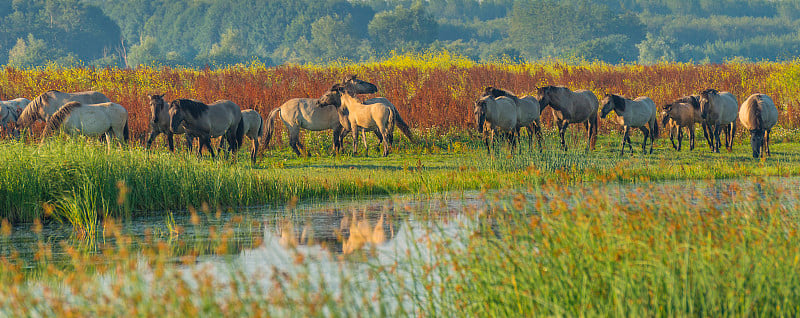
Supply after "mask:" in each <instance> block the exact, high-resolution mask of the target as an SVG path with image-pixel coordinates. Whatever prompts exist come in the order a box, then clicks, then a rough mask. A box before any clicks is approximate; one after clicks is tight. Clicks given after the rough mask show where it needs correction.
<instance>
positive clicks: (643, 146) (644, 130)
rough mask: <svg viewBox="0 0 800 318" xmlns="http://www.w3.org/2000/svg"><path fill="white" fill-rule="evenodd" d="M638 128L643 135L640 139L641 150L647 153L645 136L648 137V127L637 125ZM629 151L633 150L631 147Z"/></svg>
mask: <svg viewBox="0 0 800 318" xmlns="http://www.w3.org/2000/svg"><path fill="white" fill-rule="evenodd" d="M639 130H640V131H641V132H642V134H643V135H644V139H642V152H643V153H647V138H648V137H650V129H648V128H647V127H645V126H642V127H639ZM631 151H633V148H631Z"/></svg>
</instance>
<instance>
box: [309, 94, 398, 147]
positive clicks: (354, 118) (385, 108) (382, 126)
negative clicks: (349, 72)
mask: <svg viewBox="0 0 800 318" xmlns="http://www.w3.org/2000/svg"><path fill="white" fill-rule="evenodd" d="M347 91H348V89H347V88H346V87H345V85H342V84H336V85H334V86H333V87H332V88H331V89H330V90H329V91H328V92H327V93H325V95H323V96H322V98H320V99H319V103H320V106H321V108H325V106H328V105H333V106H335V108H334V109H336V110H337V112H338V114H339V121H340V122H341V125H342V126H343V127H344V129H346V130H350V131H351V132H352V135H353V154H354V155H355V154H356V153H358V132H359V131H360V132H361V133H362V134H363V135H364V147H365V148H366V149H365V150H364V156H368V155H369V147H368V146H367V136H366V132H367V131H378V132H379V133H380V134H381V144H383V156H384V157H385V156H388V155H389V147H390V146H391V142H392V140H393V139H394V138H393V136H392V135H393V134H394V126H395V115H394V109H395V108H394V107H393V106H394V105H392V106H390V105H389V104H386V103H372V104H363V103H361V102H360V101H359V100H358V99H357V98H356V97H355V96H352V95H350V94H349V93H348V92H347ZM386 102H388V100H387V101H386ZM328 108H330V107H328Z"/></svg>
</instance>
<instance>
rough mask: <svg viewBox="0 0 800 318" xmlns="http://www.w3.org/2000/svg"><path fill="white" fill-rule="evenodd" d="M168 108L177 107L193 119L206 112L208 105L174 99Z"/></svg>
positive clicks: (189, 100)
mask: <svg viewBox="0 0 800 318" xmlns="http://www.w3.org/2000/svg"><path fill="white" fill-rule="evenodd" d="M170 107H178V108H179V109H180V110H183V111H188V112H189V114H191V115H192V117H194V118H198V117H200V116H202V115H203V114H204V113H205V112H206V111H208V105H206V104H203V103H201V102H198V101H194V100H191V99H176V100H174V101H172V103H170Z"/></svg>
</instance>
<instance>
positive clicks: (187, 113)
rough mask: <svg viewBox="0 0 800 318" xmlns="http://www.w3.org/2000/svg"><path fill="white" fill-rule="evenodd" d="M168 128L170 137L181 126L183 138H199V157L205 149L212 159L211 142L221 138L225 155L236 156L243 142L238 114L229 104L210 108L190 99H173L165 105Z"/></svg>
mask: <svg viewBox="0 0 800 318" xmlns="http://www.w3.org/2000/svg"><path fill="white" fill-rule="evenodd" d="M169 126H170V129H171V130H172V132H173V133H175V132H177V131H178V130H179V129H181V126H183V128H184V130H185V131H186V133H187V134H189V135H191V136H193V137H197V138H200V149H199V150H198V152H199V153H202V152H203V147H206V148H207V149H208V151H209V152H210V153H211V157H212V158H213V157H214V150H213V148H212V147H211V138H216V137H222V136H224V137H225V139H226V140H227V142H228V151H229V152H236V151H237V150H239V147H240V146H241V145H242V139H243V138H244V123H243V122H242V110H241V108H239V105H236V104H235V103H233V102H232V101H229V100H224V99H223V100H218V101H216V102H214V103H212V104H210V105H206V104H204V103H202V102H199V101H196V100H191V99H176V100H173V101H172V102H171V103H170V104H169Z"/></svg>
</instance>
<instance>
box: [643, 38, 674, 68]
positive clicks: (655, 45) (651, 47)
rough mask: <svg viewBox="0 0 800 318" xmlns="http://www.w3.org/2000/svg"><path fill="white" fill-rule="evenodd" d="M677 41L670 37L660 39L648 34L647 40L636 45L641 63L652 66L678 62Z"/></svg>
mask: <svg viewBox="0 0 800 318" xmlns="http://www.w3.org/2000/svg"><path fill="white" fill-rule="evenodd" d="M677 46H678V43H677V41H675V39H673V38H669V37H659V36H655V35H653V34H651V33H648V34H647V39H646V40H644V41H643V42H642V43H639V44H637V45H636V48H638V49H639V62H640V63H645V64H652V63H657V62H674V61H677V60H678V53H677V52H676V51H675V48H676V47H677Z"/></svg>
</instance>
